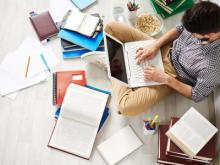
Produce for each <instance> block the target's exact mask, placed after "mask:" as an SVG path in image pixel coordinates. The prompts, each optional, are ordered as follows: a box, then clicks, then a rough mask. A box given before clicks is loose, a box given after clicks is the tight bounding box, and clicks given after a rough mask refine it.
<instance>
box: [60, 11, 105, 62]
mask: <svg viewBox="0 0 220 165" xmlns="http://www.w3.org/2000/svg"><path fill="white" fill-rule="evenodd" d="M102 23H103V21H102V20H101V18H100V16H99V14H98V13H95V14H91V15H90V14H85V13H81V12H72V11H71V10H70V11H68V12H67V13H66V15H65V16H64V17H63V19H62V21H61V22H57V23H56V25H57V27H58V29H59V30H60V31H59V33H58V35H57V36H58V37H60V38H61V40H60V41H61V48H62V52H63V58H80V57H81V55H83V54H84V53H87V52H90V51H104V42H102V40H103V28H102V27H103V24H102Z"/></svg>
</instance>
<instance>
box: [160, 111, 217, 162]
mask: <svg viewBox="0 0 220 165" xmlns="http://www.w3.org/2000/svg"><path fill="white" fill-rule="evenodd" d="M217 131H218V130H217V129H216V127H215V126H213V125H212V124H211V123H210V122H209V121H208V120H207V119H205V118H204V117H203V116H202V115H201V114H199V112H197V111H196V110H195V109H194V108H191V109H190V110H189V111H187V112H186V113H185V114H184V116H182V117H181V118H180V119H179V118H175V117H172V118H171V120H170V124H169V125H160V126H159V138H158V139H159V140H158V144H159V145H158V146H159V147H158V160H157V162H158V163H160V164H179V165H186V164H187V165H205V164H210V163H211V162H212V160H213V159H214V158H215V141H216V135H215V134H216V132H217Z"/></svg>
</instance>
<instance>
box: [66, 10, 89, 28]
mask: <svg viewBox="0 0 220 165" xmlns="http://www.w3.org/2000/svg"><path fill="white" fill-rule="evenodd" d="M85 16H86V14H85V13H80V12H73V13H72V14H71V15H70V16H69V17H68V19H67V22H66V25H65V27H64V28H65V29H67V30H73V31H78V29H79V27H80V25H81V23H82V22H83V20H84V18H85Z"/></svg>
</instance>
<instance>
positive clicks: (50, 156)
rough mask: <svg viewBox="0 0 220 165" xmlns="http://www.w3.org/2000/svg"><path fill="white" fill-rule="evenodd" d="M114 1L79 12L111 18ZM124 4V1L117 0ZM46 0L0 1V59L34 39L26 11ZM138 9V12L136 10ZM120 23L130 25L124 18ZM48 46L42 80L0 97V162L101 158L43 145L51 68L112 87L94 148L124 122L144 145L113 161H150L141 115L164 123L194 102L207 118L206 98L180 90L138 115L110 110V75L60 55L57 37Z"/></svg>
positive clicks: (48, 128)
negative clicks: (197, 99) (54, 60)
mask: <svg viewBox="0 0 220 165" xmlns="http://www.w3.org/2000/svg"><path fill="white" fill-rule="evenodd" d="M116 2H119V0H110V1H109V0H99V1H98V2H96V3H95V4H93V5H91V6H90V7H88V8H87V9H85V10H84V11H83V12H86V13H97V12H98V13H100V15H104V18H103V19H104V24H106V23H107V22H109V21H111V20H114V18H113V5H114V4H115V3H116ZM120 2H122V3H124V4H126V2H127V0H120ZM136 2H137V3H139V4H140V7H141V9H140V11H144V10H150V11H153V9H152V7H151V5H150V2H149V1H148V0H136ZM49 7H50V2H49V0H6V1H5V0H0V11H1V12H0V20H1V23H0V38H1V44H0V62H2V61H3V59H4V58H5V56H6V54H7V53H8V52H14V51H15V50H16V49H17V47H18V46H19V45H20V44H21V42H22V41H23V40H24V39H25V38H26V36H27V35H30V36H31V37H34V38H36V39H38V38H37V35H36V33H35V31H34V29H33V27H32V25H31V23H30V20H29V18H28V17H29V14H28V13H29V12H30V11H35V12H37V13H40V12H43V11H47V10H49ZM140 11H139V12H140ZM182 15H183V13H180V14H177V15H175V16H173V17H171V18H168V19H166V20H164V28H163V30H162V32H161V33H160V34H158V35H157V36H155V38H159V37H160V36H161V35H162V34H164V33H166V32H167V31H168V30H169V29H170V28H172V27H173V26H174V25H175V24H177V23H179V22H180V20H181V16H182ZM123 23H126V24H129V25H131V26H133V25H134V22H132V21H128V20H126V19H125V17H124V20H123ZM49 45H50V46H51V47H52V49H53V51H54V52H55V54H56V56H57V57H58V58H59V60H60V62H61V63H60V64H59V65H57V66H56V67H54V68H52V71H51V72H48V71H47V72H46V74H47V76H48V82H46V83H44V84H40V85H37V86H34V87H31V88H28V89H24V90H22V91H20V92H19V94H18V96H17V98H16V99H15V100H10V99H8V98H5V97H0V165H14V164H15V165H60V164H65V165H73V164H74V165H91V164H92V165H103V164H106V163H105V161H104V160H103V158H102V157H101V156H100V155H99V153H98V152H97V150H96V149H95V148H94V149H93V152H92V156H91V159H90V160H84V159H80V158H78V157H75V156H73V155H69V154H66V153H64V152H60V151H58V150H55V149H51V148H48V147H47V143H48V140H49V138H50V135H51V132H52V130H53V127H54V124H55V121H54V119H53V117H54V112H55V111H56V109H57V107H54V106H53V105H52V73H53V72H55V71H65V70H79V69H80V70H81V69H82V70H85V71H86V83H87V84H88V85H92V86H94V87H98V88H101V89H104V90H108V91H110V92H112V95H111V99H110V102H109V105H108V107H109V108H110V117H109V119H108V120H107V122H106V123H105V125H104V127H103V128H102V130H101V131H100V133H99V134H98V137H97V140H96V142H95V147H96V146H97V145H99V144H100V143H102V142H103V141H105V140H106V139H108V138H109V137H110V136H112V135H113V134H115V133H116V132H117V131H119V130H120V129H121V128H123V127H125V126H126V125H128V124H129V125H130V126H131V127H132V129H133V130H134V131H135V133H136V134H137V136H138V137H139V138H140V139H141V141H142V142H143V143H144V145H143V146H142V147H141V148H139V149H137V150H136V151H135V152H133V153H132V154H130V155H129V156H127V157H126V158H125V159H123V160H122V161H120V162H119V163H118V165H141V164H144V165H156V164H157V163H156V159H157V151H158V149H157V146H158V134H157V133H156V134H155V135H153V136H150V137H146V136H144V135H143V132H142V126H143V119H147V118H148V117H154V116H155V115H159V118H160V120H161V121H162V123H161V124H168V123H169V120H170V118H171V116H176V117H181V116H182V115H183V114H184V113H185V112H186V111H187V110H188V109H189V108H190V107H192V106H193V107H195V108H196V109H197V110H198V111H199V112H200V113H201V114H203V115H204V116H205V117H206V118H207V119H209V106H208V99H206V100H204V101H202V102H201V103H198V104H197V103H194V102H192V101H190V100H188V99H186V98H185V97H183V96H181V95H180V94H173V95H169V96H167V97H165V98H163V99H162V100H161V101H160V102H159V103H157V104H156V105H155V106H154V107H152V108H151V109H149V110H148V111H146V112H144V113H142V114H141V115H139V116H136V117H132V118H126V117H123V116H121V115H118V114H117V113H116V103H115V97H114V94H113V91H112V87H111V83H110V80H109V79H108V78H107V75H106V74H105V72H104V71H102V70H101V69H100V68H99V67H97V66H95V65H93V64H90V63H87V62H84V61H81V60H80V59H68V60H64V59H63V58H62V53H61V47H60V41H59V39H55V40H52V41H51V42H50V43H49Z"/></svg>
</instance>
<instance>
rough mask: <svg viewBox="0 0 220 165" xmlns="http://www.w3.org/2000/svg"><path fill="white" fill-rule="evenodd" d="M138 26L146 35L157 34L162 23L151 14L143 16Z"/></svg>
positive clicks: (138, 20)
mask: <svg viewBox="0 0 220 165" xmlns="http://www.w3.org/2000/svg"><path fill="white" fill-rule="evenodd" d="M136 26H137V28H138V29H140V30H141V31H142V32H144V33H148V34H151V33H156V32H158V31H159V30H160V26H161V25H160V21H159V20H158V19H154V18H153V16H152V14H151V13H148V14H143V15H141V16H140V17H138V19H137V22H136Z"/></svg>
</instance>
